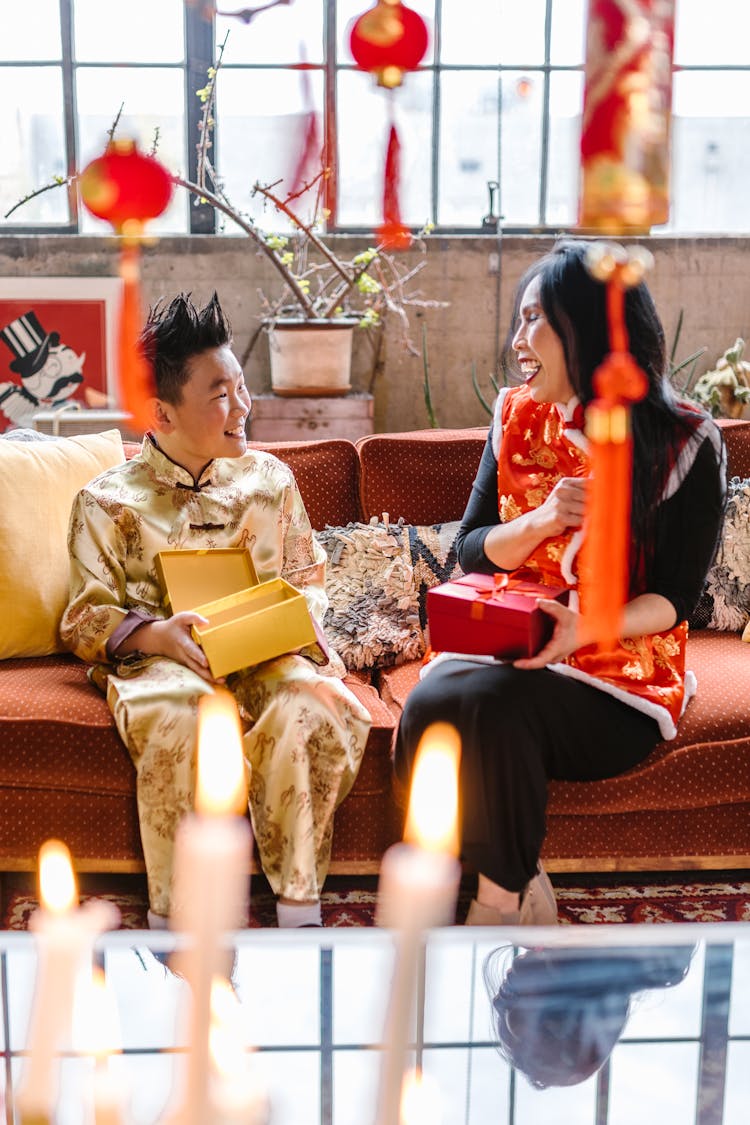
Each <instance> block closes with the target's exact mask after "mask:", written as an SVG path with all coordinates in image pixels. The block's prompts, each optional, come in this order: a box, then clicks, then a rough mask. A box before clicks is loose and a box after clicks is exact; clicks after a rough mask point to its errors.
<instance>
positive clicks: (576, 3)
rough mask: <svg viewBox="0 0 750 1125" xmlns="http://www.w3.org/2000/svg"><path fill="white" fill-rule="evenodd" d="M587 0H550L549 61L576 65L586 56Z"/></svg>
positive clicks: (562, 64)
mask: <svg viewBox="0 0 750 1125" xmlns="http://www.w3.org/2000/svg"><path fill="white" fill-rule="evenodd" d="M586 9H587V0H552V36H551V41H550V56H549V57H550V62H551V63H552V64H553V66H578V65H580V64H581V63H583V62H584V61H585V58H586Z"/></svg>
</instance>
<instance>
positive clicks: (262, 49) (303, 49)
mask: <svg viewBox="0 0 750 1125" xmlns="http://www.w3.org/2000/svg"><path fill="white" fill-rule="evenodd" d="M219 7H221V8H224V9H227V8H229V9H230V10H240V8H241V5H239V4H234V3H232V4H221V5H219ZM324 8H325V4H324V3H323V2H321V0H314V2H313V3H310V0H303V2H302V3H299V2H298V3H295V4H291V5H290V6H289V7H288V8H287V7H284V6H282V7H279V8H272V9H270V11H267V12H260V13H259V14H258V15H257V16H256V17H255V18H254V19H253V20H252V21H251V22H250V23H249V24H244V23H242V21H241V20H238V19H231V18H228V17H226V16H217V17H216V45H217V47H219V46H221V44H222V43H223V42H224V36H225V35H226V34H227V32H229V38H228V39H227V45H226V47H225V49H224V62H225V63H293V62H297V61H298V60H300V59H305V60H306V61H307V62H311V63H322V62H323V44H324V34H323V14H324Z"/></svg>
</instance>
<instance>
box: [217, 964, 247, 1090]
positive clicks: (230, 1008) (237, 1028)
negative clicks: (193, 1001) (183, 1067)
mask: <svg viewBox="0 0 750 1125" xmlns="http://www.w3.org/2000/svg"><path fill="white" fill-rule="evenodd" d="M240 1016H241V1008H240V1003H239V1000H238V999H237V996H236V995H235V993H234V991H233V989H232V986H231V985H230V983H229V981H228V980H226V978H225V977H220V976H215V977H213V979H212V980H211V1023H210V1026H209V1032H208V1049H209V1052H210V1055H211V1062H212V1064H213V1067H214V1070H215V1072H216V1073H217V1074H218V1075H223V1076H225V1077H231V1076H232V1075H233V1074H241V1073H242V1072H243V1071H244V1070H245V1069H246V1067H247V1055H246V1051H245V1046H244V1043H243V1034H242V1028H241V1021H240Z"/></svg>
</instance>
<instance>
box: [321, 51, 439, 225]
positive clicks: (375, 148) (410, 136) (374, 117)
mask: <svg viewBox="0 0 750 1125" xmlns="http://www.w3.org/2000/svg"><path fill="white" fill-rule="evenodd" d="M408 82H409V84H408V86H404V88H403V90H400V91H399V92H398V93H397V94H396V96H395V97H394V98H392V99H391V100H392V105H393V107H394V110H395V114H396V125H397V128H398V133H399V139H400V141H401V196H400V198H401V217H402V219H403V221H404V222H405V223H408V224H409V225H410V226H422V224H423V223H425V222H426V221H427V220H428V219H429V217H430V179H431V170H430V152H431V150H432V145H431V129H432V74H431V73H424V74H410V75H409V79H408ZM388 101H389V98H388V95H387V94H385V93H384V91H383V90H379V89H378V88H377V87H376V86H374V85H373V84H372V79H371V77H370V75H369V74H362V73H361V72H359V71H343V72H342V73H340V74H339V78H338V134H339V135H338V147H339V158H340V168H339V223H340V224H341V225H342V226H366V227H376V226H378V225H379V223H380V222H381V220H382V201H383V166H384V163H385V146H386V144H387V140H388V136H387V134H388V108H389V106H388Z"/></svg>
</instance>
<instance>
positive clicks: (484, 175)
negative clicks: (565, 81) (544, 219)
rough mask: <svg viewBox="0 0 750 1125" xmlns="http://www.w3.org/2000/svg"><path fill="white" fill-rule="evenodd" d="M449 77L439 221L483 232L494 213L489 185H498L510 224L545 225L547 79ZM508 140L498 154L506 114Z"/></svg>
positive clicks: (515, 74) (512, 74) (445, 80)
mask: <svg viewBox="0 0 750 1125" xmlns="http://www.w3.org/2000/svg"><path fill="white" fill-rule="evenodd" d="M499 83H500V79H499V76H498V75H497V74H486V73H485V74H482V73H463V74H462V73H448V74H444V75H443V76H442V80H441V122H440V125H441V129H440V131H441V159H440V209H439V220H440V222H441V223H443V224H445V225H446V226H473V227H478V226H480V225H481V222H482V217H483V216H484V215H486V214H487V213H488V211H489V190H488V187H487V182H488V180H497V179H498V166H499V168H500V177H499V179H500V198H499V199H497V198H496V208H497V207H498V206H499V213H500V214H501V215H502V217H503V222H504V224H505V225H506V226H507V225H511V226H529V225H531V226H533V225H535V224H536V223H538V222H539V172H540V159H541V112H542V88H543V80H542V76H541V75H540V74H534V73H533V72H532V73H531V74H528V73H522V72H521V71H508V72H507V73H503V75H502V90H501V92H500V91H499V89H498V87H499ZM500 104H502V136H501V143H500V150H499V152H498V127H497V122H498V113H499V111H500Z"/></svg>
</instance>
